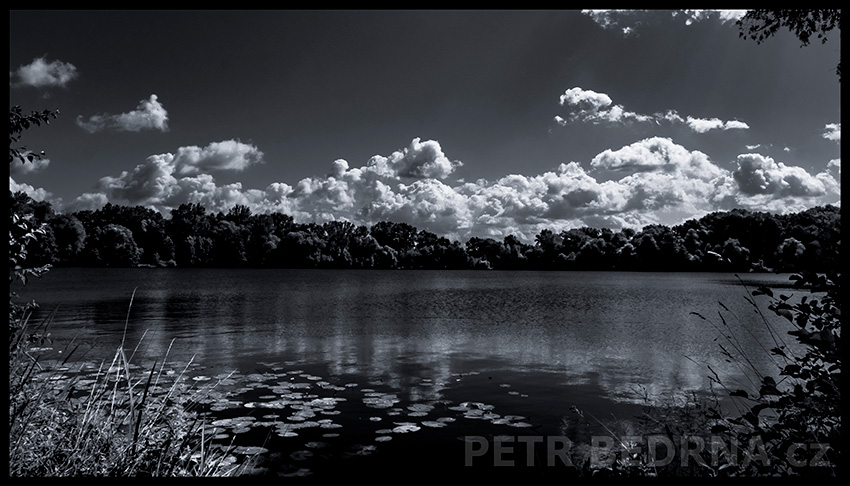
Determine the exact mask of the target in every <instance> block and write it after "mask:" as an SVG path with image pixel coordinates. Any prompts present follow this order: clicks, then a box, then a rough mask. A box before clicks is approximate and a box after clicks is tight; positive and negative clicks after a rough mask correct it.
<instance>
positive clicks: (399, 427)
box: [393, 423, 420, 434]
mask: <svg viewBox="0 0 850 486" xmlns="http://www.w3.org/2000/svg"><path fill="white" fill-rule="evenodd" d="M419 429H420V427H419V426H418V425H416V424H413V423H400V424H396V427H394V428H393V433H396V434H406V433H408V432H416V431H418V430H419Z"/></svg>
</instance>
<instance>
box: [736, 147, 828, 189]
mask: <svg viewBox="0 0 850 486" xmlns="http://www.w3.org/2000/svg"><path fill="white" fill-rule="evenodd" d="M736 162H737V164H738V169H737V170H735V171H734V172H732V176H733V177H734V178H735V181H736V182H737V183H738V188H739V189H740V190H741V193H742V195H743V196H757V195H772V196H775V197H778V198H785V197H803V198H811V197H820V196H824V195H827V194H837V193H838V191H839V182H838V180H836V179H835V178H834V177H833V176H831V175H830V174H829V172H824V173H822V174H818V175H815V176H812V175H811V174H809V173H808V172H806V170H805V169H803V168H802V167H791V166H787V165H785V164H783V163H782V162H776V161H774V160H773V159H772V158H771V157H767V156H763V155H759V154H741V155H739V156H738V158H737V160H736ZM832 167H836V164H833V163H830V168H832ZM837 168H839V170H840V164H837Z"/></svg>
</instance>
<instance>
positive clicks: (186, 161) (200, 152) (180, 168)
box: [171, 140, 263, 175]
mask: <svg viewBox="0 0 850 486" xmlns="http://www.w3.org/2000/svg"><path fill="white" fill-rule="evenodd" d="M262 162H263V153H262V152H261V151H260V150H258V149H257V148H256V147H254V146H253V145H249V144H245V143H242V142H239V141H236V140H225V141H223V142H213V143H211V144H209V145H207V146H206V147H203V148H201V147H196V146H191V147H181V148H180V149H178V150H177V154H176V155H174V157H173V159H172V161H171V163H172V164H173V165H174V167H175V169H176V171H177V173H178V174H179V175H189V174H199V173H202V172H209V171H217V170H233V171H243V170H245V169H247V168H248V167H250V166H252V165H254V164H260V163H262Z"/></svg>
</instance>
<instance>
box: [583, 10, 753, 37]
mask: <svg viewBox="0 0 850 486" xmlns="http://www.w3.org/2000/svg"><path fill="white" fill-rule="evenodd" d="M581 13H582V14H584V15H587V16H588V17H590V18H591V19H593V21H594V22H596V24H597V25H599V26H600V27H602V28H603V29H612V30H619V31H620V32H622V33H623V35H625V36H629V35H633V34H635V33H636V32H637V31H638V29H639V28H640V27H641V26H644V25H650V24H652V23H658V22H660V21H662V20H664V19H665V17H666V18H667V19H681V20H682V22H683V24H684V25H686V26H690V25H693V24H695V23H698V22H704V21H716V22H720V23H721V24H726V23H730V22H736V21H738V20H740V19H741V18H742V17H743V16H744V15H745V14H746V13H747V11H746V10H716V9H705V10H698V9H685V10H631V9H601V10H600V9H597V10H582V11H581Z"/></svg>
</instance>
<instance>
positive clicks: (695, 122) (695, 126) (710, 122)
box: [686, 116, 750, 133]
mask: <svg viewBox="0 0 850 486" xmlns="http://www.w3.org/2000/svg"><path fill="white" fill-rule="evenodd" d="M686 120H687V121H686V123H687V124H688V126H689V127H690V128H691V130H693V131H695V132H697V133H705V132H707V131H709V130H733V129H740V130H746V129H748V128H750V126H749V125H747V124H746V123H744V122H741V121H738V120H730V121H726V122H724V121H723V120H720V119H719V118H694V117H691V116H689V117H687V119H686Z"/></svg>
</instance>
